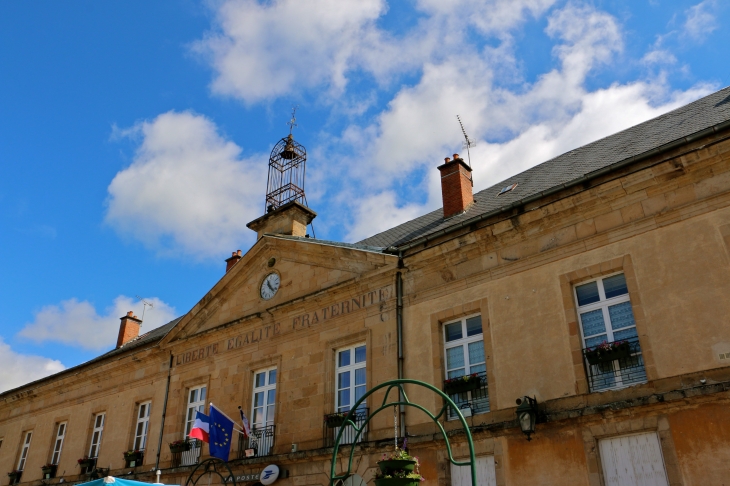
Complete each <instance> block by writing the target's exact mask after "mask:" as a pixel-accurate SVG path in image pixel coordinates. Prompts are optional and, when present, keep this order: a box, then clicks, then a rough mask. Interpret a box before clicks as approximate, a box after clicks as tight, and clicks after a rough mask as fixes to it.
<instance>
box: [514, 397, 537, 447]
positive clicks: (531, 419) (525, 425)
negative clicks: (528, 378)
mask: <svg viewBox="0 0 730 486" xmlns="http://www.w3.org/2000/svg"><path fill="white" fill-rule="evenodd" d="M516 413H517V421H518V422H519V423H520V429H522V432H523V433H524V434H525V435H526V436H527V440H528V441H530V440H532V438H531V437H530V435H532V434H534V433H535V423H536V422H537V400H536V399H535V398H530V397H522V398H518V399H517V410H516Z"/></svg>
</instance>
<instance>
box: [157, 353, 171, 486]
mask: <svg viewBox="0 0 730 486" xmlns="http://www.w3.org/2000/svg"><path fill="white" fill-rule="evenodd" d="M172 360H173V356H172V353H170V367H169V368H168V369H167V386H166V387H165V403H164V404H163V405H162V424H161V425H160V439H159V440H158V441H157V462H156V463H155V471H157V470H159V469H160V453H161V452H162V432H163V431H164V430H165V416H166V415H167V395H168V394H169V393H170V374H171V373H172ZM158 478H159V476H158ZM158 482H159V481H158Z"/></svg>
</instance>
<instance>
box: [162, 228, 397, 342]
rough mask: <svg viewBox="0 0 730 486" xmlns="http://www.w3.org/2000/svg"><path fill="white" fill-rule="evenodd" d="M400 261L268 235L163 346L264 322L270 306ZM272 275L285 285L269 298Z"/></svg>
mask: <svg viewBox="0 0 730 486" xmlns="http://www.w3.org/2000/svg"><path fill="white" fill-rule="evenodd" d="M397 261H398V259H397V257H396V256H395V255H392V254H388V253H384V252H382V251H380V250H379V249H375V248H358V247H356V246H355V245H347V244H340V243H334V242H322V241H320V240H316V239H308V238H297V237H291V236H276V235H265V236H264V237H262V238H261V239H259V240H258V241H257V242H256V243H255V244H254V245H253V247H251V249H250V250H249V251H248V252H247V253H246V254H245V255H243V257H242V258H241V260H239V261H238V263H236V264H235V265H234V266H233V267H232V268H231V269H230V270H229V271H228V272H227V273H226V274H225V275H224V276H223V278H221V279H220V280H219V281H218V283H216V284H215V286H213V288H212V289H211V290H210V292H208V293H207V294H206V295H205V296H204V297H203V298H202V299H201V300H200V301H199V302H198V303H197V304H196V305H195V306H194V307H193V308H192V309H191V310H190V312H188V313H187V314H186V315H185V316H184V317H183V318H182V319H181V320H180V322H179V323H178V324H177V325H176V326H175V329H173V330H172V331H171V332H170V333H169V334H168V335H167V336H166V337H165V339H164V340H163V342H162V344H163V345H164V344H166V343H171V342H173V341H177V340H181V339H187V338H189V337H191V336H193V335H196V334H200V333H204V332H209V331H211V330H213V329H215V328H218V327H221V326H226V325H228V324H230V323H238V322H240V323H244V322H246V321H248V320H256V319H259V320H260V319H261V316H262V315H263V314H266V313H267V312H268V311H270V309H273V308H281V307H282V306H287V305H291V304H292V302H296V301H300V300H301V299H304V298H306V297H307V296H311V295H313V294H321V293H322V292H326V291H327V290H328V289H333V288H335V287H337V288H340V287H342V286H343V285H347V284H348V282H355V281H358V280H360V279H361V278H362V277H363V276H365V275H369V274H374V273H378V272H383V271H388V270H389V269H392V268H395V266H396V265H397ZM272 273H274V274H276V275H277V276H278V277H279V288H278V289H277V290H276V292H275V294H274V296H273V297H271V298H269V299H265V298H263V297H262V296H261V287H262V285H265V282H264V281H265V279H266V277H267V276H268V275H270V274H272ZM267 290H269V293H270V289H267Z"/></svg>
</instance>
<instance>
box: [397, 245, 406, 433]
mask: <svg viewBox="0 0 730 486" xmlns="http://www.w3.org/2000/svg"><path fill="white" fill-rule="evenodd" d="M403 267H404V265H403V258H402V253H401V254H399V255H398V268H403ZM395 295H396V301H395V322H396V327H397V331H398V379H401V378H403V276H402V274H401V272H396V274H395ZM399 395H400V397H399V399H400V401H401V402H402V401H404V398H405V397H404V396H403V393H401V392H400V391H399ZM399 408H400V436H401V437H405V436H406V407H405V406H404V405H400V406H399Z"/></svg>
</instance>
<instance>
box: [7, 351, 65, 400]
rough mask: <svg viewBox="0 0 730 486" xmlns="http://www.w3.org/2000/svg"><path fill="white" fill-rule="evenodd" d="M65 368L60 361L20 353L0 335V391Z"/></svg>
mask: <svg viewBox="0 0 730 486" xmlns="http://www.w3.org/2000/svg"><path fill="white" fill-rule="evenodd" d="M64 369H66V367H65V366H63V364H62V363H61V362H60V361H57V360H55V359H49V358H44V357H43V356H33V355H30V354H20V353H16V352H15V351H13V349H12V348H11V347H10V345H8V344H7V343H6V342H5V340H4V339H3V338H2V337H0V393H2V392H5V391H7V390H12V389H13V388H17V387H19V386H21V385H24V384H26V383H30V382H31V381H35V380H39V379H41V378H44V377H46V376H49V375H52V374H54V373H58V372H59V371H63V370H64Z"/></svg>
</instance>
